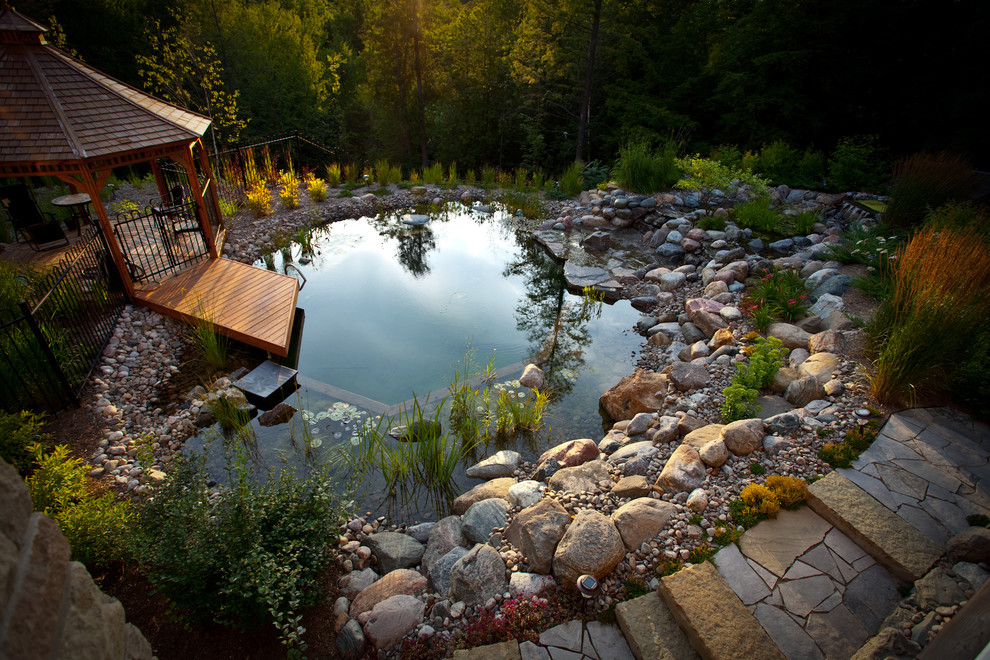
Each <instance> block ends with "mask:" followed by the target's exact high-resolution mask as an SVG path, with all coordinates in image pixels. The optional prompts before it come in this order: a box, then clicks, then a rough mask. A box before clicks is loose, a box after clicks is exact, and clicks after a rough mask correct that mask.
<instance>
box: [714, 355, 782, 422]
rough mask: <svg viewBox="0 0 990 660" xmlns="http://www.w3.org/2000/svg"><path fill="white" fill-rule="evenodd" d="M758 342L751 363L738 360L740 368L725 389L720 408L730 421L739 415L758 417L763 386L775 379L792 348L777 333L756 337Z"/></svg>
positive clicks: (723, 415)
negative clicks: (770, 335) (759, 399)
mask: <svg viewBox="0 0 990 660" xmlns="http://www.w3.org/2000/svg"><path fill="white" fill-rule="evenodd" d="M754 341H755V344H754V346H753V347H752V349H751V350H750V354H749V363H748V364H747V363H742V362H740V363H737V364H736V372H735V373H734V374H733V375H732V384H730V385H729V386H728V387H727V388H725V389H724V390H722V394H723V395H724V396H725V403H723V404H722V407H721V408H720V409H719V411H720V412H721V413H722V419H723V421H724V422H725V423H726V424H728V423H729V422H734V421H736V420H739V419H749V418H751V417H754V416H755V415H756V413H757V412H759V408H758V407H757V406H756V399H757V397H759V395H760V392H759V390H760V389H762V388H764V387H766V386H768V385H769V384H770V383H772V382H773V378H774V376H775V375H776V374H777V370H778V369H780V367H781V365H782V364H783V363H784V356H786V355H787V351H788V349H786V348H783V346H782V344H781V342H780V340H779V339H777V338H776V337H770V338H769V339H764V338H763V337H756V339H755V340H754Z"/></svg>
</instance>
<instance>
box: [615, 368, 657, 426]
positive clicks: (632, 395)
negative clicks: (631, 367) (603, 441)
mask: <svg viewBox="0 0 990 660" xmlns="http://www.w3.org/2000/svg"><path fill="white" fill-rule="evenodd" d="M666 396H667V379H666V378H664V377H663V376H661V375H660V374H658V373H656V372H653V371H647V370H645V369H637V370H635V371H634V372H633V373H632V374H630V375H628V376H625V377H623V378H622V380H620V381H619V382H618V383H617V384H616V385H614V386H613V387H612V388H611V389H609V390H608V391H607V392H605V393H604V394H602V396H601V398H599V399H598V407H599V409H600V411H601V412H602V414H603V415H604V416H606V417H607V418H608V419H609V420H611V421H620V420H624V419H632V418H633V416H634V415H636V413H641V412H649V413H652V412H656V411H657V410H659V409H660V408H661V406H663V400H664V397H666Z"/></svg>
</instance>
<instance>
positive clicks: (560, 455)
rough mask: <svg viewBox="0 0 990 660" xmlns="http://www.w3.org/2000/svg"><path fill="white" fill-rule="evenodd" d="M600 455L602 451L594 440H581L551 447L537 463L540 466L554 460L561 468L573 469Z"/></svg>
mask: <svg viewBox="0 0 990 660" xmlns="http://www.w3.org/2000/svg"><path fill="white" fill-rule="evenodd" d="M599 454H601V451H600V450H599V449H598V445H597V444H596V443H595V441H594V440H591V439H589V438H581V439H580V440H568V441H567V442H562V443H561V444H559V445H557V446H556V447H551V448H550V449H548V450H546V451H545V452H543V454H542V455H541V456H540V458H539V460H538V461H537V462H536V463H537V465H538V466H539V465H541V464H542V463H544V462H545V461H548V460H554V461H557V464H558V465H559V466H560V467H573V466H575V465H581V464H582V463H587V462H588V461H590V460H592V459H595V458H598V455H599Z"/></svg>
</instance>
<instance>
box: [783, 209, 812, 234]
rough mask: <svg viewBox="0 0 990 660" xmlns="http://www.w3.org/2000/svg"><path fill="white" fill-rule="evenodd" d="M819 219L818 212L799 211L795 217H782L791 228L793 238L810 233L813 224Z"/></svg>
mask: <svg viewBox="0 0 990 660" xmlns="http://www.w3.org/2000/svg"><path fill="white" fill-rule="evenodd" d="M820 219H821V214H820V213H819V212H818V211H812V210H808V211H801V212H800V213H798V214H797V215H792V216H784V220H785V221H786V222H787V223H788V224H790V225H791V227H793V233H794V235H795V236H798V235H807V234H810V233H811V230H812V229H813V228H814V226H815V223H816V222H818V221H819V220H820Z"/></svg>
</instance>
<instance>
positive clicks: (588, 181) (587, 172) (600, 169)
mask: <svg viewBox="0 0 990 660" xmlns="http://www.w3.org/2000/svg"><path fill="white" fill-rule="evenodd" d="M610 169H611V168H610V167H609V166H608V165H607V164H605V163H602V162H600V161H597V160H593V161H591V162H590V163H586V164H585V166H584V171H583V172H582V173H581V177H582V178H583V179H584V187H585V188H597V187H598V186H599V184H601V183H603V182H605V181H606V180H608V174H609V171H610Z"/></svg>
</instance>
